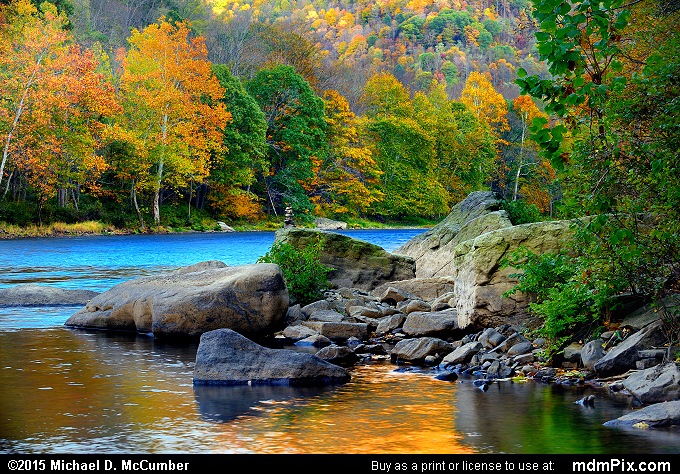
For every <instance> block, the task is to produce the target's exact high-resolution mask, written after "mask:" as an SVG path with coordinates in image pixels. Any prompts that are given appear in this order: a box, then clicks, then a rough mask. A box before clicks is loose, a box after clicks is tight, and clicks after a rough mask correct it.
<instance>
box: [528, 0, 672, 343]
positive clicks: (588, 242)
mask: <svg viewBox="0 0 680 474" xmlns="http://www.w3.org/2000/svg"><path fill="white" fill-rule="evenodd" d="M658 7H659V4H658V2H655V1H642V2H631V3H626V2H624V1H622V0H604V1H602V2H599V3H597V4H593V3H591V2H581V1H567V2H563V1H559V2H558V1H553V0H550V1H546V2H542V3H540V4H538V5H536V7H535V9H534V16H535V17H536V19H537V20H538V21H539V24H540V28H541V31H539V32H537V33H536V38H537V40H538V42H537V47H538V51H539V54H540V57H541V59H543V60H545V61H547V63H548V67H549V71H550V73H551V75H552V77H551V78H550V79H543V78H541V77H539V76H538V75H531V76H530V75H528V74H527V73H526V71H524V70H519V71H518V77H519V79H518V80H517V84H518V85H519V86H520V88H521V89H522V91H523V92H525V93H528V94H531V95H532V96H533V97H535V98H537V99H540V100H542V101H544V103H545V104H546V111H547V112H549V113H551V114H553V115H554V116H556V117H557V118H559V119H560V120H559V122H558V123H556V124H554V125H553V126H548V127H546V125H547V121H545V120H543V121H536V122H535V124H534V127H533V130H532V131H533V133H534V136H535V139H536V141H537V142H538V143H539V144H540V146H541V151H542V153H543V155H544V156H545V157H546V158H547V159H550V160H551V162H552V164H553V166H554V167H555V169H556V170H557V171H558V173H559V176H560V178H561V182H562V183H563V188H564V192H565V196H566V199H565V206H564V211H565V213H566V215H569V216H581V215H582V214H584V213H585V214H588V215H590V216H592V217H591V218H589V219H587V221H586V222H585V223H584V225H583V226H582V227H581V228H580V229H579V233H578V234H577V237H578V240H577V243H578V251H579V252H580V254H581V259H582V262H585V265H583V266H584V267H585V268H587V269H588V272H587V274H586V275H584V278H586V279H587V282H588V283H591V282H596V283H597V286H598V287H599V288H601V289H602V290H603V291H604V292H605V294H611V293H612V292H622V291H624V290H626V289H627V290H628V291H630V292H631V293H633V294H636V295H639V296H641V297H643V298H649V299H654V300H659V299H660V298H661V297H663V296H664V295H665V294H667V293H668V292H673V291H675V290H674V288H675V287H676V285H677V282H678V278H680V239H679V238H678V235H679V234H678V231H679V230H680V228H679V227H678V225H679V224H678V222H680V216H679V215H678V206H677V202H678V197H680V191H679V187H678V182H680V179H679V178H680V176H679V175H678V166H677V163H678V145H679V143H678V138H677V137H678V133H677V127H678V122H677V120H678V119H677V117H678V115H677V114H678V105H677V104H678V101H679V97H680V90H679V89H678V85H677V80H676V79H677V77H678V74H679V72H680V69H679V68H680V64H679V62H678V58H677V48H678V46H679V45H680V44H679V40H678V31H677V22H678V19H679V18H678V17H679V12H678V10H677V9H675V10H672V11H670V12H668V11H664V10H663V9H659V8H658ZM568 134H569V135H571V136H572V140H571V141H569V142H566V141H565V140H564V137H565V136H566V135H568ZM565 145H566V146H565ZM607 292H608V293H607ZM665 316H668V315H665ZM667 320H668V321H672V320H673V318H667ZM678 332H679V331H678V326H677V318H675V327H674V328H669V334H670V333H675V335H676V336H677V334H678ZM676 340H677V339H676ZM670 342H671V344H672V343H673V341H672V338H671V341H670Z"/></svg>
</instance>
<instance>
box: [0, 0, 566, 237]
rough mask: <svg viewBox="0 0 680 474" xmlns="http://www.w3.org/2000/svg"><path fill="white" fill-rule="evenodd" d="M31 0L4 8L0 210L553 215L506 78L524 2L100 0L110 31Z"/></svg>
mask: <svg viewBox="0 0 680 474" xmlns="http://www.w3.org/2000/svg"><path fill="white" fill-rule="evenodd" d="M37 3H38V2H32V1H29V0H13V1H10V2H8V3H3V5H2V6H1V7H0V18H1V20H0V27H1V30H0V49H1V51H0V52H1V53H2V54H0V89H1V92H2V97H3V100H4V104H5V107H3V108H2V109H0V133H1V134H2V135H1V137H2V147H3V148H2V149H3V155H2V161H1V162H0V192H1V193H2V197H3V200H2V202H1V203H0V212H2V213H3V214H2V215H0V221H1V220H5V219H6V220H10V221H11V220H12V219H16V217H12V216H16V214H15V213H14V212H15V211H13V209H25V208H26V206H33V207H34V210H35V212H33V213H32V214H31V216H30V218H29V220H35V221H40V220H41V219H42V217H43V214H44V213H43V210H44V209H48V210H49V214H50V217H49V219H54V217H53V216H54V215H58V216H66V217H68V219H71V220H84V219H85V218H88V219H91V218H100V219H104V220H113V221H115V222H116V223H117V224H118V225H121V226H124V227H138V228H140V229H146V228H147V227H148V225H149V224H152V225H153V226H163V225H171V226H172V225H175V224H174V222H176V221H177V220H178V219H177V217H176V216H177V214H178V213H177V212H176V211H173V212H172V213H171V214H172V216H169V217H168V218H164V216H163V212H162V209H163V207H164V206H166V205H171V206H174V207H178V206H182V207H184V209H185V211H186V212H185V215H186V217H185V219H184V220H185V221H186V222H189V221H190V220H191V216H192V215H193V214H196V213H197V212H202V213H203V214H208V215H210V216H211V217H212V218H213V219H222V220H244V219H245V220H249V221H255V220H259V219H267V218H275V219H276V218H281V217H282V215H283V211H284V209H285V208H286V207H288V206H292V207H293V208H294V211H295V213H296V215H297V216H298V220H299V221H302V222H304V221H305V220H311V219H312V218H313V217H314V216H327V217H334V218H361V217H367V218H371V219H378V220H394V219H396V220H399V219H405V218H409V217H426V218H430V219H438V218H440V217H442V216H443V215H445V214H446V213H447V212H448V210H449V209H450V207H451V206H452V205H453V204H455V203H456V202H457V201H458V200H460V199H462V198H464V197H465V196H466V195H467V194H468V193H469V192H471V191H474V190H478V189H486V188H489V187H491V186H493V187H497V188H498V189H499V190H500V191H501V192H503V193H505V196H506V197H508V198H511V199H525V200H527V201H528V202H535V203H536V204H537V205H539V208H540V209H542V210H547V209H548V208H549V207H550V202H551V199H552V197H551V195H550V192H549V191H548V186H549V185H550V183H551V182H552V178H553V177H554V174H553V173H552V170H551V168H549V166H546V163H542V162H539V161H538V160H537V159H536V157H535V155H536V154H535V152H534V151H533V150H534V148H535V147H534V145H533V144H532V142H531V139H530V138H528V136H527V133H526V132H527V127H528V124H530V122H531V121H532V119H533V117H534V116H538V115H540V114H541V112H540V110H539V109H538V108H537V106H536V104H534V103H533V102H532V103H531V104H529V103H528V102H527V103H524V102H522V101H525V100H526V99H525V98H523V97H518V93H517V92H518V90H517V88H516V87H515V86H513V85H512V81H513V80H514V78H515V71H516V69H517V65H518V63H519V61H520V60H522V58H523V57H526V54H527V51H528V49H526V48H528V47H529V46H530V44H526V43H527V40H526V38H523V39H522V40H521V41H520V40H518V39H517V38H515V37H514V36H512V35H510V33H509V32H510V29H509V25H510V24H517V25H519V24H520V23H523V24H524V25H525V26H524V28H528V29H529V30H533V29H535V26H532V25H531V22H530V21H529V20H528V15H527V12H528V6H523V4H522V5H520V4H519V3H518V4H517V5H514V6H507V5H506V6H503V7H502V8H501V9H500V10H499V9H497V8H496V7H494V6H493V5H487V4H485V3H484V2H481V1H480V2H477V3H472V2H467V3H460V2H457V1H449V0H444V1H438V2H433V1H429V0H428V1H406V0H391V1H389V2H380V3H379V4H375V2H368V1H363V0H361V1H359V2H350V3H347V2H340V4H332V5H331V4H330V3H329V4H328V5H324V4H323V3H324V2H316V3H314V4H311V3H309V4H305V5H297V4H295V5H293V4H289V3H288V2H275V4H273V5H270V4H269V3H268V2H264V1H262V0H252V1H250V0H249V1H245V2H232V1H224V2H213V6H214V8H213V9H212V10H211V11H208V10H207V9H205V8H203V9H193V10H192V8H189V7H190V6H191V5H194V4H193V3H192V1H191V0H182V1H180V2H179V3H178V5H179V4H181V5H182V6H184V7H186V8H183V9H180V8H179V7H178V9H173V10H171V11H164V12H161V11H160V10H158V11H156V10H154V9H153V7H152V6H151V5H146V4H144V6H141V7H140V9H141V10H144V12H145V14H146V15H147V16H146V17H143V16H137V15H136V14H135V13H134V12H132V11H129V12H127V14H126V15H122V14H121V15H117V16H116V15H114V13H115V11H116V8H118V7H117V6H115V5H111V7H110V8H111V10H110V15H112V16H111V18H114V17H115V18H116V21H125V22H127V23H124V25H123V28H122V29H123V30H125V31H130V34H129V35H127V36H124V37H118V36H116V35H114V34H113V33H109V34H108V35H103V34H99V35H97V34H96V33H97V31H96V26H97V25H98V24H100V22H99V23H98V21H99V20H100V18H99V16H98V15H100V12H99V11H95V10H92V11H90V13H89V17H83V16H82V12H80V11H75V12H72V14H71V15H70V16H67V15H66V12H64V11H59V10H58V8H57V6H55V5H54V4H52V3H49V2H46V3H43V4H40V6H39V7H37V6H36V4H37ZM520 3H521V2H520ZM141 10H140V12H141ZM200 12H203V13H200ZM161 13H162V14H161ZM522 15H524V16H522ZM124 18H125V20H124ZM145 18H146V19H145ZM149 18H156V20H153V21H151V20H149ZM273 18H276V19H277V21H272V19H273ZM523 61H524V63H523V64H525V65H526V64H528V63H527V61H526V60H523ZM530 62H531V61H530ZM535 69H536V70H540V67H539V66H538V65H537V67H536V68H535ZM513 99H514V100H515V102H514V105H513V106H512V107H510V104H511V102H512V100H513ZM531 107H533V108H531ZM513 114H514V115H513ZM513 117H514V118H513ZM520 131H521V132H520ZM520 136H521V137H520ZM546 203H547V204H546ZM21 212H24V213H25V212H26V211H21ZM24 215H25V214H24ZM24 220H26V219H24ZM180 220H181V219H180ZM171 221H172V222H171Z"/></svg>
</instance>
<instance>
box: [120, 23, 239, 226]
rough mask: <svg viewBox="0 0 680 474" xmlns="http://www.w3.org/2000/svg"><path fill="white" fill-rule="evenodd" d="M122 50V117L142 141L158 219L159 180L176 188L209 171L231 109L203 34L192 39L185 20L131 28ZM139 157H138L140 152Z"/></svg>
mask: <svg viewBox="0 0 680 474" xmlns="http://www.w3.org/2000/svg"><path fill="white" fill-rule="evenodd" d="M128 43H129V45H130V47H129V49H128V50H127V52H125V51H123V52H122V54H121V58H120V59H121V62H122V68H123V74H122V76H121V79H120V91H121V94H122V101H123V105H124V108H125V113H124V116H123V117H121V118H122V120H123V122H125V126H126V127H127V128H128V129H130V130H132V131H134V133H135V134H136V136H137V138H138V139H139V140H140V141H141V142H142V143H143V147H144V148H145V150H146V153H145V157H146V156H148V159H149V163H148V165H151V166H150V167H149V168H148V169H147V172H152V173H153V175H154V179H153V180H152V181H151V182H152V186H153V189H152V191H153V219H154V222H155V223H156V224H159V223H160V194H161V190H162V187H163V185H164V184H166V183H167V184H169V185H170V186H172V187H175V188H179V187H182V186H185V185H186V184H187V183H188V182H189V181H201V180H202V179H204V178H205V177H206V176H208V173H209V165H210V158H211V156H212V153H215V152H219V150H220V149H221V148H222V147H223V134H222V130H223V129H224V126H225V124H226V123H227V122H228V121H229V120H230V119H231V114H230V113H229V112H227V110H226V107H225V105H224V103H223V102H221V101H220V99H221V98H222V97H223V96H224V89H223V88H222V86H220V83H219V81H218V80H217V78H216V77H215V75H214V74H213V72H212V70H211V65H210V62H209V61H208V60H207V55H208V51H207V49H206V47H205V41H204V39H203V38H202V37H196V38H191V37H190V30H189V25H188V24H187V23H186V22H180V23H176V24H174V25H173V24H171V23H170V22H168V21H166V20H165V19H161V20H160V21H159V22H158V23H155V24H152V25H149V26H147V27H146V28H145V29H144V30H142V31H141V32H140V31H139V30H136V29H134V30H132V34H131V36H130V37H129V38H128ZM140 158H141V157H140Z"/></svg>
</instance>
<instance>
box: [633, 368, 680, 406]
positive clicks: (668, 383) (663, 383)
mask: <svg viewBox="0 0 680 474" xmlns="http://www.w3.org/2000/svg"><path fill="white" fill-rule="evenodd" d="M623 386H624V387H626V388H627V389H628V391H629V392H630V393H632V394H633V396H634V397H635V398H637V399H638V400H640V402H641V403H644V404H648V403H659V402H666V401H672V400H680V370H679V369H678V366H677V365H676V364H675V363H674V362H668V363H666V364H659V365H657V366H655V367H651V368H649V369H646V370H641V371H639V372H635V373H634V374H631V375H630V376H628V378H626V379H625V380H624V381H623Z"/></svg>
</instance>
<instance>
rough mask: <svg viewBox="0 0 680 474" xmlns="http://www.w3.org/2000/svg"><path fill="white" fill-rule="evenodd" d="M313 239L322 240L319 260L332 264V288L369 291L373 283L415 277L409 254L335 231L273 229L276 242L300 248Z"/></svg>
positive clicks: (376, 284)
mask: <svg viewBox="0 0 680 474" xmlns="http://www.w3.org/2000/svg"><path fill="white" fill-rule="evenodd" d="M314 239H320V240H321V242H322V243H323V250H322V252H321V257H320V260H321V263H323V264H325V265H328V266H330V267H332V270H331V272H330V273H329V274H328V280H329V281H330V282H331V285H332V286H333V287H335V288H343V287H346V288H357V289H360V290H364V291H370V290H373V289H374V288H376V287H377V286H379V285H381V284H383V283H385V282H392V281H398V280H408V279H411V278H414V277H415V262H414V260H413V259H412V258H411V257H407V256H404V255H396V254H392V253H390V252H387V251H386V250H385V249H383V248H382V247H380V246H379V245H375V244H371V243H369V242H365V241H363V240H360V239H354V238H352V237H349V236H347V235H342V234H338V233H336V232H325V231H319V230H314V229H302V228H299V227H288V228H283V229H280V230H278V231H277V232H276V241H279V242H288V243H290V244H291V245H293V246H294V247H295V248H298V249H303V248H305V247H306V246H307V244H308V243H309V242H311V241H313V240H314Z"/></svg>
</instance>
